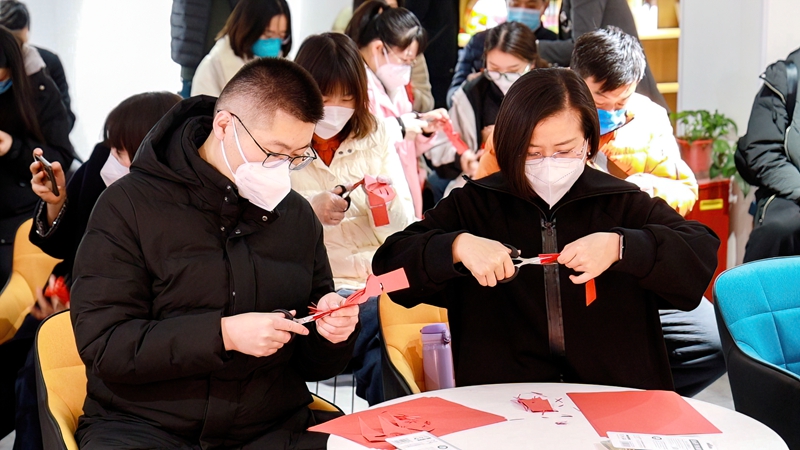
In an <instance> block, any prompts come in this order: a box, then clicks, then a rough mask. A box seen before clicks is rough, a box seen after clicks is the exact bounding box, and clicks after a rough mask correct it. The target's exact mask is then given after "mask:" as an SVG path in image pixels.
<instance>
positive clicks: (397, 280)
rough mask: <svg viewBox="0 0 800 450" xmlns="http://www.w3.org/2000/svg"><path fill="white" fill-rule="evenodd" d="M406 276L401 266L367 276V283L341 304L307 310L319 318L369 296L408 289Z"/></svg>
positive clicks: (363, 300) (359, 302)
mask: <svg viewBox="0 0 800 450" xmlns="http://www.w3.org/2000/svg"><path fill="white" fill-rule="evenodd" d="M408 287H409V284H408V277H407V276H406V271H405V270H404V269H403V268H400V269H397V270H393V271H391V272H387V273H385V274H383V275H370V276H368V277H367V285H366V286H365V287H364V289H361V290H359V291H356V292H353V293H352V294H350V296H349V297H347V298H346V299H345V300H344V302H342V304H341V306H339V307H338V308H333V309H329V310H327V311H320V310H318V309H317V308H316V307H313V306H312V307H310V308H308V310H309V312H310V313H311V314H313V315H314V320H319V319H321V318H323V317H325V316H327V315H329V314H331V313H332V312H334V311H338V310H340V309H342V308H346V307H348V306H353V305H360V304H362V303H364V302H366V301H367V300H368V299H369V298H370V297H375V296H376V295H380V294H381V293H382V292H387V293H389V292H394V291H399V290H401V289H408Z"/></svg>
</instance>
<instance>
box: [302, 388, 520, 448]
mask: <svg viewBox="0 0 800 450" xmlns="http://www.w3.org/2000/svg"><path fill="white" fill-rule="evenodd" d="M505 420H506V419H505V418H504V417H501V416H498V415H495V414H490V413H487V412H483V411H479V410H477V409H472V408H468V407H466V406H464V405H460V404H458V403H453V402H449V401H447V400H443V399H441V398H438V397H421V398H417V399H414V400H410V401H407V402H402V403H396V404H394V405H389V406H386V407H383V408H376V409H371V410H367V411H362V412H358V413H355V414H350V415H347V416H342V417H339V418H336V419H333V420H331V421H328V422H325V423H323V424H320V425H316V426H313V427H311V428H309V429H308V430H309V431H317V432H320V433H329V434H335V435H337V436H342V437H344V438H347V439H350V440H351V441H353V442H356V443H358V444H361V445H364V446H366V447H369V448H380V449H393V448H394V446H393V445H391V444H388V443H386V442H384V440H385V439H386V438H387V437H393V436H400V435H404V434H411V433H417V432H420V431H428V432H431V433H432V434H434V435H436V436H444V435H446V434H450V433H455V432H457V431H462V430H468V429H471V428H477V427H482V426H485V425H490V424H493V423H498V422H504V421H505Z"/></svg>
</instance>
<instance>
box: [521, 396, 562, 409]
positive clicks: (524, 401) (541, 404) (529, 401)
mask: <svg viewBox="0 0 800 450" xmlns="http://www.w3.org/2000/svg"><path fill="white" fill-rule="evenodd" d="M516 401H517V403H519V404H520V405H522V407H523V408H525V411H528V412H533V413H540V412H554V409H553V406H552V405H550V401H549V400H546V399H543V398H541V397H534V398H520V397H517V398H516Z"/></svg>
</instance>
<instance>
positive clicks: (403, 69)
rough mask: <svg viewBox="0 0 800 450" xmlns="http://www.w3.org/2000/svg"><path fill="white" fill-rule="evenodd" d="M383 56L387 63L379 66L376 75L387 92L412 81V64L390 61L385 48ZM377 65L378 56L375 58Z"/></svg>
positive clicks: (376, 64)
mask: <svg viewBox="0 0 800 450" xmlns="http://www.w3.org/2000/svg"><path fill="white" fill-rule="evenodd" d="M383 57H384V58H386V64H384V65H382V66H380V67H378V70H377V71H375V75H376V76H377V77H378V79H379V80H381V83H383V86H384V87H385V88H386V92H394V91H395V90H397V89H398V88H401V87H403V86H405V85H407V84H408V83H410V82H411V66H409V65H406V64H395V63H393V62H391V61H389V54H388V53H387V52H386V49H385V48H384V49H383ZM375 66H376V67H377V66H378V58H375Z"/></svg>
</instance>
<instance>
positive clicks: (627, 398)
mask: <svg viewBox="0 0 800 450" xmlns="http://www.w3.org/2000/svg"><path fill="white" fill-rule="evenodd" d="M567 395H569V397H570V398H571V399H572V401H573V402H575V404H576V405H577V406H578V408H579V409H580V411H581V412H582V413H583V415H584V416H585V417H586V420H588V421H589V423H590V424H592V426H593V427H594V429H595V431H597V434H599V435H600V436H603V437H605V436H606V433H607V432H608V431H621V432H626V433H642V434H667V435H677V434H706V433H721V431H719V429H717V427H715V426H714V425H713V424H712V423H711V422H709V421H708V420H707V419H706V418H705V417H703V416H702V415H701V414H700V413H699V412H697V410H695V409H694V408H692V406H691V405H690V404H689V403H687V402H686V400H684V399H683V397H681V396H680V395H678V394H676V393H674V392H671V391H619V392H581V393H570V394H567Z"/></svg>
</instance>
